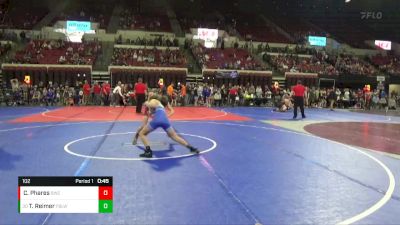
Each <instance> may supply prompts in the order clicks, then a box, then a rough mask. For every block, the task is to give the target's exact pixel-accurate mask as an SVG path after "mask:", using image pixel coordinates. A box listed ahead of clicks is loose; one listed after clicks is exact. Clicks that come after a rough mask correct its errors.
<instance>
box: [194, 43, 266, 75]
mask: <svg viewBox="0 0 400 225" xmlns="http://www.w3.org/2000/svg"><path fill="white" fill-rule="evenodd" d="M192 53H193V55H194V56H195V58H196V60H197V62H198V63H199V64H200V65H201V66H202V67H203V69H206V68H207V69H239V70H264V69H265V68H264V67H263V66H262V65H261V63H260V62H259V61H257V60H256V59H254V58H253V57H252V56H251V54H250V53H249V52H248V51H247V50H246V49H236V48H225V49H219V48H205V47H203V46H201V45H198V46H194V47H192Z"/></svg>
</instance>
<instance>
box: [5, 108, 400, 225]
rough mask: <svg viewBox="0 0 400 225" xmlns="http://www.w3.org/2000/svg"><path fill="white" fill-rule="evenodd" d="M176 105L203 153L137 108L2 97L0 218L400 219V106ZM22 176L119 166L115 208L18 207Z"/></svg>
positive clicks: (111, 171) (179, 122)
mask: <svg viewBox="0 0 400 225" xmlns="http://www.w3.org/2000/svg"><path fill="white" fill-rule="evenodd" d="M306 115H307V119H304V120H292V119H291V118H292V114H291V113H278V112H272V111H271V109H267V108H220V109H211V108H194V107H187V108H176V114H175V115H174V116H173V120H174V121H173V126H174V127H175V129H176V130H177V131H178V132H179V133H180V134H181V135H182V136H183V137H184V138H185V139H186V140H187V141H189V142H190V143H192V144H193V145H195V146H197V147H199V149H201V154H200V155H191V154H189V152H188V150H186V149H185V148H183V147H181V146H178V145H176V144H174V143H172V142H171V141H170V140H169V139H168V138H167V137H166V135H165V134H164V133H163V132H162V131H161V130H160V131H156V132H154V133H152V134H151V135H150V140H151V143H152V144H153V149H154V154H155V157H154V158H153V159H151V160H143V159H141V158H139V157H138V156H139V154H140V153H142V152H143V146H141V145H140V144H139V145H138V146H132V145H130V142H131V137H132V135H133V133H134V131H135V130H136V128H137V127H138V126H139V125H140V121H141V119H142V118H141V116H138V115H136V114H135V113H134V108H132V107H127V108H111V107H76V108H40V107H21V108H0V177H1V181H2V182H1V185H0V201H1V203H2V204H1V205H0V224H57V225H58V224H256V223H261V224H337V223H342V224H351V223H355V224H399V223H400V219H399V218H400V217H399V212H400V189H399V188H398V186H397V185H396V183H397V184H399V183H400V180H399V179H400V163H399V162H400V155H398V154H400V139H399V134H400V117H388V116H382V115H370V114H362V113H356V112H347V111H333V112H332V111H329V110H325V109H310V110H306ZM18 176H113V179H114V184H113V185H114V187H113V188H114V201H113V202H114V212H113V213H112V214H19V213H18V211H17V204H18V201H17V191H18V189H17V186H18V184H17V177H18Z"/></svg>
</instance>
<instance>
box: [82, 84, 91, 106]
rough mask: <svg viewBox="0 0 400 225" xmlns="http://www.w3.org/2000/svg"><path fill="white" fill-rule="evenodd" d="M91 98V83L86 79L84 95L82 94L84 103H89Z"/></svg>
mask: <svg viewBox="0 0 400 225" xmlns="http://www.w3.org/2000/svg"><path fill="white" fill-rule="evenodd" d="M89 98H90V84H89V83H88V81H87V80H85V84H84V85H83V96H82V104H83V105H88V104H89V100H90V99H89Z"/></svg>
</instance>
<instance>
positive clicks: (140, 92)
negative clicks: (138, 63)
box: [134, 77, 147, 113]
mask: <svg viewBox="0 0 400 225" xmlns="http://www.w3.org/2000/svg"><path fill="white" fill-rule="evenodd" d="M134 93H135V96H136V113H142V105H143V103H144V102H145V100H146V94H147V86H146V84H144V83H143V79H142V78H141V77H139V79H138V82H137V83H136V84H135V92H134Z"/></svg>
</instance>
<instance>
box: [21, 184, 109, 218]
mask: <svg viewBox="0 0 400 225" xmlns="http://www.w3.org/2000/svg"><path fill="white" fill-rule="evenodd" d="M112 181H113V180H112V177H18V212H19V213H112V212H113V182H112Z"/></svg>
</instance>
